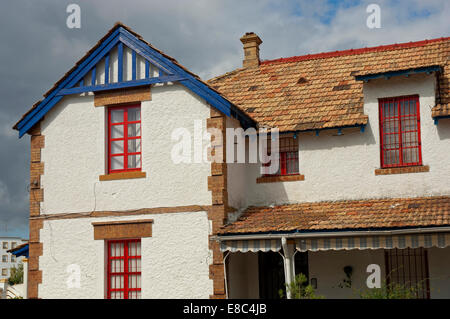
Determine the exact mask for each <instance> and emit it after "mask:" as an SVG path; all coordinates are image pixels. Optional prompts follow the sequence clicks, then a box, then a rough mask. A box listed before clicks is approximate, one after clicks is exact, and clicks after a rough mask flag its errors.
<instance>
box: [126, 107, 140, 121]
mask: <svg viewBox="0 0 450 319" xmlns="http://www.w3.org/2000/svg"><path fill="white" fill-rule="evenodd" d="M140 120H141V110H140V108H132V109H128V122H133V121H140Z"/></svg>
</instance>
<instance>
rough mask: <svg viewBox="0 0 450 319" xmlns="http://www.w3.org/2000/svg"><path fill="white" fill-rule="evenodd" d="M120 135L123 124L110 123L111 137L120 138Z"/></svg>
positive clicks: (121, 134) (121, 135)
mask: <svg viewBox="0 0 450 319" xmlns="http://www.w3.org/2000/svg"><path fill="white" fill-rule="evenodd" d="M122 137H123V125H112V126H111V138H122Z"/></svg>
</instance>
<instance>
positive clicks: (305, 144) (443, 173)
mask: <svg viewBox="0 0 450 319" xmlns="http://www.w3.org/2000/svg"><path fill="white" fill-rule="evenodd" d="M434 86H435V78H434V75H416V76H411V77H409V78H406V77H398V78H391V79H390V80H374V81H370V82H368V83H367V84H365V85H364V112H365V114H367V115H368V116H369V124H368V125H367V127H366V128H365V132H364V133H361V132H360V131H359V130H356V131H355V130H353V132H351V131H348V130H344V131H343V132H344V134H343V135H342V136H337V134H336V133H337V130H330V131H328V132H327V131H322V132H321V133H320V135H319V136H316V135H315V134H314V133H303V134H299V135H298V137H297V139H298V140H299V165H300V173H301V174H303V175H305V180H304V181H298V182H279V183H266V184H256V178H257V177H259V176H260V173H259V166H251V167H249V171H248V172H247V177H248V179H247V185H248V186H247V187H248V197H247V203H246V204H245V205H246V206H247V205H268V204H272V203H289V202H303V201H307V202H312V201H325V200H344V199H361V198H382V197H415V196H430V195H448V194H450V183H449V180H450V170H448V167H447V164H448V154H449V153H450V126H449V125H448V122H445V121H442V122H441V123H440V124H439V126H436V125H434V123H433V120H432V118H431V108H432V107H433V106H434V105H435V93H434V92H435V88H434ZM412 94H418V95H419V97H420V100H419V102H420V118H421V137H422V158H423V164H424V165H429V166H430V172H427V173H413V174H397V175H384V176H375V173H374V171H375V169H377V168H380V165H381V164H380V138H379V126H378V123H379V118H378V100H377V99H378V98H383V97H393V96H402V95H412ZM230 176H231V177H232V176H233V175H232V173H229V177H230ZM233 183H234V181H233V180H230V179H229V184H233ZM229 192H230V190H229ZM236 208H239V207H236Z"/></svg>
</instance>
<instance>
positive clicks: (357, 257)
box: [308, 249, 385, 299]
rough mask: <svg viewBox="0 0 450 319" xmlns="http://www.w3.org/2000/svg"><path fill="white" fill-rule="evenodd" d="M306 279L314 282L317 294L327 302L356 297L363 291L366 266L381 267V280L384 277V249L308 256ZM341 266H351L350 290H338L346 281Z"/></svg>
mask: <svg viewBox="0 0 450 319" xmlns="http://www.w3.org/2000/svg"><path fill="white" fill-rule="evenodd" d="M308 263H309V278H310V279H311V278H316V279H317V290H316V292H317V294H319V295H322V296H324V297H325V298H327V299H331V298H338V299H344V298H345V299H347V298H359V293H360V292H361V291H364V290H365V289H366V288H367V286H366V280H367V276H368V275H369V274H368V273H367V272H366V270H367V266H368V265H370V264H377V265H379V266H380V268H381V278H382V279H384V278H385V262H384V250H382V249H376V250H370V249H367V250H356V249H354V250H340V251H319V252H309V253H308ZM345 266H352V267H353V275H352V287H351V288H347V287H345V288H340V287H339V286H338V285H339V284H340V283H342V280H343V279H344V278H346V276H345V273H344V267H345Z"/></svg>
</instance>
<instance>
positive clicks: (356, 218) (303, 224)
mask: <svg viewBox="0 0 450 319" xmlns="http://www.w3.org/2000/svg"><path fill="white" fill-rule="evenodd" d="M445 225H450V196H439V197H417V198H389V199H371V200H353V201H336V202H314V203H300V204H289V205H280V206H275V207H249V208H248V209H247V210H246V211H245V212H244V213H243V214H242V215H241V217H240V218H239V219H238V220H237V221H235V222H234V223H231V224H229V225H226V226H224V227H222V228H221V230H220V231H219V234H222V235H224V234H242V233H267V232H277V231H285V232H288V231H320V230H336V229H377V228H378V229H379V228H399V227H426V226H445Z"/></svg>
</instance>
